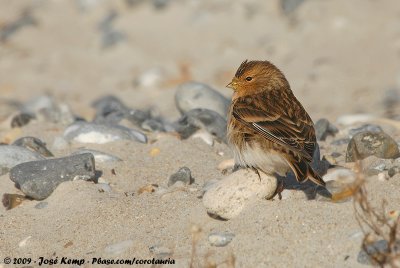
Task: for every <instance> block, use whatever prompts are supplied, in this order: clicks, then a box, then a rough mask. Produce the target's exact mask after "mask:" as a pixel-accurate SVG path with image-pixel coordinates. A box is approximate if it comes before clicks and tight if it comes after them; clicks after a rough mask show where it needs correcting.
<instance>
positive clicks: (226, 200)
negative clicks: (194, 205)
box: [203, 169, 278, 219]
mask: <svg viewBox="0 0 400 268" xmlns="http://www.w3.org/2000/svg"><path fill="white" fill-rule="evenodd" d="M260 176H261V180H260V178H259V177H258V175H257V174H256V173H255V172H254V171H253V170H251V169H248V170H246V169H240V170H238V171H237V172H234V173H232V174H230V175H229V176H228V177H226V178H224V179H222V180H220V181H218V182H216V183H214V184H212V185H211V186H210V188H209V189H208V190H207V191H206V192H205V194H204V196H203V205H204V206H205V208H206V210H207V212H208V213H210V214H213V215H217V216H219V217H221V218H223V219H232V218H234V217H236V216H237V215H239V214H240V212H241V211H242V210H243V209H244V208H245V207H246V206H247V205H249V204H250V203H252V202H254V201H256V200H259V199H268V198H271V197H272V196H273V195H274V193H275V191H276V189H277V186H278V182H277V179H276V177H274V176H270V175H266V174H264V173H262V172H260Z"/></svg>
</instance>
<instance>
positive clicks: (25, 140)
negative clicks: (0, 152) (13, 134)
mask: <svg viewBox="0 0 400 268" xmlns="http://www.w3.org/2000/svg"><path fill="white" fill-rule="evenodd" d="M12 145H16V146H22V147H25V148H27V149H29V150H31V151H34V152H37V153H39V154H41V155H43V156H44V157H52V156H54V155H53V154H52V153H51V152H50V151H49V150H48V149H47V148H46V143H44V142H43V141H41V140H39V139H38V138H35V137H22V138H19V139H17V140H15V141H14V142H13V143H12Z"/></svg>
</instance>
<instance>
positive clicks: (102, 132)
mask: <svg viewBox="0 0 400 268" xmlns="http://www.w3.org/2000/svg"><path fill="white" fill-rule="evenodd" d="M64 138H65V139H66V140H67V141H76V142H80V143H97V144H104V143H108V142H113V141H117V140H135V141H139V142H142V143H147V137H146V135H144V134H143V133H141V132H139V131H136V130H133V129H129V128H126V127H123V126H109V125H102V124H95V123H86V122H76V123H74V124H72V125H70V126H69V127H68V128H67V129H66V130H65V131H64Z"/></svg>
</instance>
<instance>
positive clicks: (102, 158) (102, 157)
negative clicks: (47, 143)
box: [71, 148, 122, 163]
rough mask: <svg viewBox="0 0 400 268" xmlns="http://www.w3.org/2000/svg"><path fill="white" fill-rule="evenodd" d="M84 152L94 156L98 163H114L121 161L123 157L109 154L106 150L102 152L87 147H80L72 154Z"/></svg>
mask: <svg viewBox="0 0 400 268" xmlns="http://www.w3.org/2000/svg"><path fill="white" fill-rule="evenodd" d="M84 153H90V154H92V155H93V156H94V160H95V161H96V163H113V162H119V161H122V159H121V158H119V157H117V156H115V155H112V154H107V153H104V152H100V151H97V150H92V149H86V148H79V149H78V150H77V151H76V152H73V153H72V154H71V155H78V154H84Z"/></svg>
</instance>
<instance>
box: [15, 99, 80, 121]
mask: <svg viewBox="0 0 400 268" xmlns="http://www.w3.org/2000/svg"><path fill="white" fill-rule="evenodd" d="M21 109H22V112H23V113H27V114H30V115H32V116H35V117H36V119H37V120H38V121H41V122H52V123H59V124H62V125H69V124H71V123H73V122H74V121H75V120H76V117H75V116H74V115H73V114H72V112H71V109H70V108H69V106H68V105H66V104H58V103H56V101H55V100H54V99H53V98H52V97H50V96H47V95H43V96H38V97H36V98H33V99H31V100H30V101H28V102H26V103H25V104H24V105H23V107H22V108H21Z"/></svg>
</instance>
